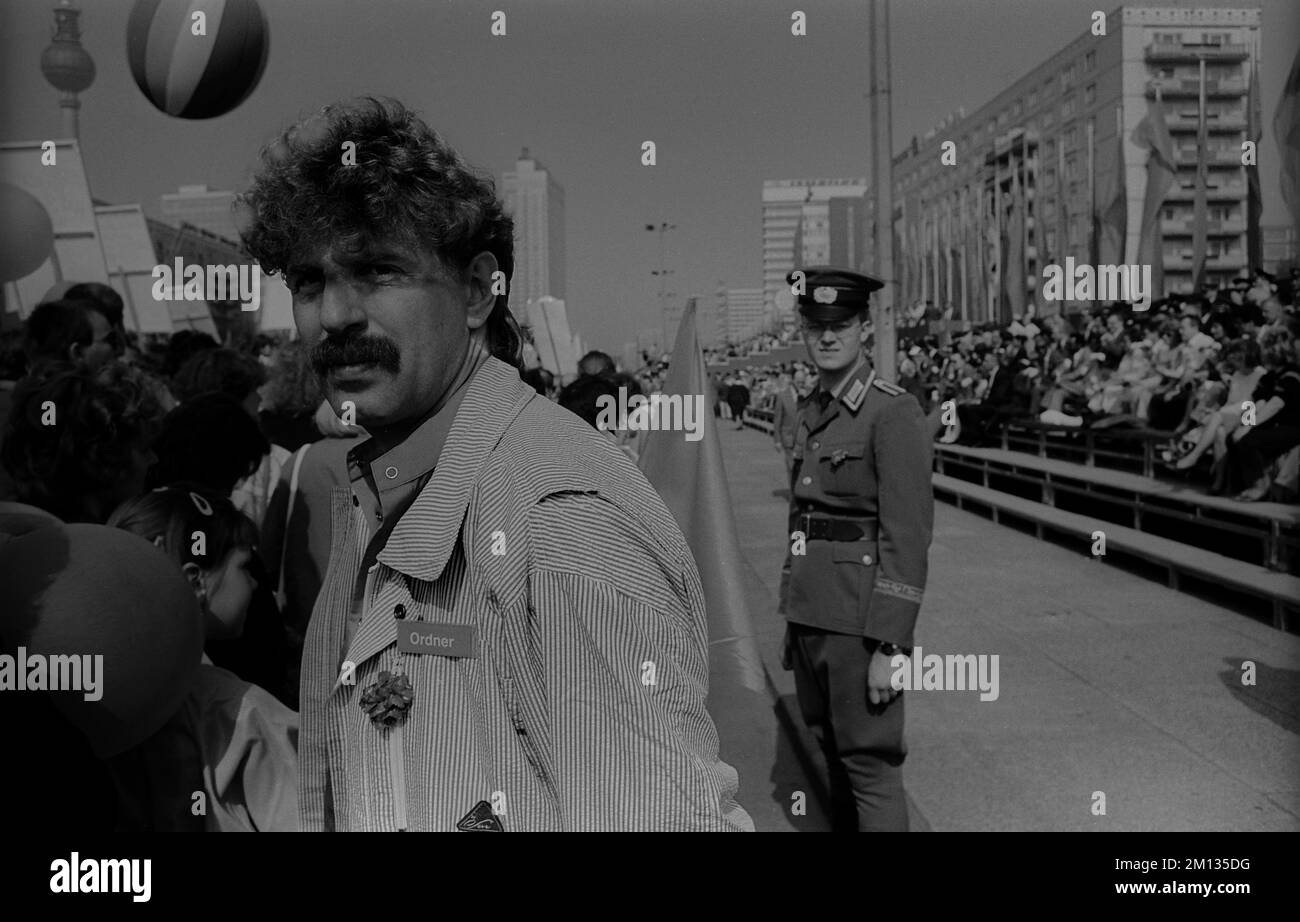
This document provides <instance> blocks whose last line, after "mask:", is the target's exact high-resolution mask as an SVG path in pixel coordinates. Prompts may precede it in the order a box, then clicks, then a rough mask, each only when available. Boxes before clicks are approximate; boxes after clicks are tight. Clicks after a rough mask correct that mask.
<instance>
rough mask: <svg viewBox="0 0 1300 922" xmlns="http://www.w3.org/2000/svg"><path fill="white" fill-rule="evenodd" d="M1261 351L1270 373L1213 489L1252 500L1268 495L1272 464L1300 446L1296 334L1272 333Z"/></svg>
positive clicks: (1231, 442) (1237, 431) (1232, 437)
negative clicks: (1293, 337)
mask: <svg viewBox="0 0 1300 922" xmlns="http://www.w3.org/2000/svg"><path fill="white" fill-rule="evenodd" d="M1261 352H1262V354H1263V364H1264V368H1265V371H1266V374H1265V375H1264V376H1263V377H1262V378H1261V379H1260V383H1259V386H1258V388H1257V389H1256V391H1255V394H1254V397H1253V402H1254V410H1255V414H1254V421H1253V423H1251V424H1249V425H1242V426H1239V427H1238V428H1236V429H1235V430H1234V431H1233V432H1232V434H1231V435H1230V436H1228V440H1227V441H1228V450H1227V453H1226V454H1225V455H1224V457H1223V459H1222V461H1220V462H1219V463H1218V464H1217V465H1216V466H1215V479H1214V485H1213V487H1212V488H1211V492H1213V493H1216V494H1229V495H1231V494H1236V497H1237V499H1241V500H1247V501H1253V500H1259V499H1262V498H1263V497H1264V496H1265V495H1266V494H1267V492H1268V489H1269V486H1270V483H1269V479H1268V476H1267V474H1268V470H1267V469H1268V465H1269V464H1271V463H1272V462H1273V461H1274V460H1276V459H1277V458H1279V457H1280V456H1282V455H1283V454H1285V453H1286V452H1288V451H1290V450H1291V449H1292V448H1294V447H1295V446H1297V445H1300V368H1298V367H1297V366H1296V364H1295V343H1294V340H1293V339H1292V336H1291V332H1290V331H1289V330H1287V329H1285V328H1284V329H1279V330H1271V331H1269V332H1268V333H1267V334H1266V335H1265V337H1264V341H1263V343H1262V349H1261Z"/></svg>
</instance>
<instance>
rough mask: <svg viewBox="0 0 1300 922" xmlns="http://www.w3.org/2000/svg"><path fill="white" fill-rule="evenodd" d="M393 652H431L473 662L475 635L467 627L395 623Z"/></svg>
mask: <svg viewBox="0 0 1300 922" xmlns="http://www.w3.org/2000/svg"><path fill="white" fill-rule="evenodd" d="M397 649H398V651H399V652H401V653H432V654H434V655H435V656H463V657H466V658H468V659H473V658H475V657H477V656H478V634H477V630H476V629H475V627H474V626H473V625H471V624H445V623H439V622H436V621H430V622H420V621H405V620H398V621H397Z"/></svg>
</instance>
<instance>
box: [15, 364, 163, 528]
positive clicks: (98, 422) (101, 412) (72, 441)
mask: <svg viewBox="0 0 1300 922" xmlns="http://www.w3.org/2000/svg"><path fill="white" fill-rule="evenodd" d="M47 404H49V406H48V407H47ZM161 419H162V407H161V406H160V405H159V404H158V401H157V398H156V397H155V395H154V392H153V389H152V387H151V384H150V382H149V381H148V380H147V379H146V378H145V377H144V376H143V375H142V374H141V373H140V372H138V371H136V370H135V369H133V368H131V367H130V366H128V365H123V364H121V363H117V362H112V363H109V364H107V365H105V366H103V367H102V368H100V369H98V370H97V371H96V370H92V369H90V368H89V367H86V366H84V365H83V366H80V367H78V366H70V365H59V364H49V365H46V366H44V367H43V368H42V369H41V370H39V371H38V372H36V373H35V374H33V375H30V376H29V377H27V378H24V379H23V380H22V381H20V382H19V383H18V385H17V387H16V388H15V389H14V393H13V408H12V410H11V412H10V414H9V419H8V420H7V421H6V423H5V430H4V438H3V446H2V447H0V456H2V457H3V464H4V467H5V470H6V471H7V472H8V474H9V476H10V478H11V479H12V481H13V484H14V487H13V489H14V494H15V497H16V498H17V499H18V500H19V501H20V502H23V503H27V504H29V505H32V506H36V507H37V508H40V509H43V510H45V511H46V512H49V513H51V514H53V515H55V516H57V517H58V518H60V519H62V520H63V521H65V522H96V523H101V524H102V523H103V522H105V521H106V520H107V519H108V516H109V514H110V513H111V512H112V511H113V509H114V508H116V506H117V505H118V503H120V502H122V501H123V500H124V499H127V498H129V497H131V496H134V495H135V494H137V493H139V492H140V491H141V490H142V489H143V488H144V484H145V476H146V473H147V471H148V469H149V465H150V464H151V463H152V462H153V461H154V455H153V451H152V443H153V440H154V438H155V436H156V434H157V433H158V431H159V426H160V423H161Z"/></svg>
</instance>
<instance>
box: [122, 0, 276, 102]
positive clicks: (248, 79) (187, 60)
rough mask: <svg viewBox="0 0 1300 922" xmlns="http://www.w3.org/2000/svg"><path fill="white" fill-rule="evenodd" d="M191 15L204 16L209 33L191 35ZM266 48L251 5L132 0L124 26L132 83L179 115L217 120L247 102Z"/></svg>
mask: <svg viewBox="0 0 1300 922" xmlns="http://www.w3.org/2000/svg"><path fill="white" fill-rule="evenodd" d="M195 13H203V14H204V17H205V19H206V32H207V34H206V35H195V34H194V33H193V31H192V28H193V24H194V22H195V18H194V14H195ZM270 45H271V38H270V32H269V30H268V29H267V24H266V16H265V15H263V13H262V9H261V7H259V6H258V5H257V2H256V0H136V3H135V6H134V7H133V8H132V9H131V18H130V19H129V20H128V22H127V27H126V53H127V59H128V60H129V61H130V64H131V74H132V76H134V77H135V82H136V85H137V86H139V87H140V90H141V92H143V93H144V95H145V97H146V98H147V99H148V100H149V101H150V102H151V103H153V104H154V106H156V107H157V108H158V109H159V110H160V111H162V112H165V113H167V114H168V115H174V116H176V117H178V118H215V117H216V116H218V115H225V114H226V113H227V112H229V111H230V110H231V109H233V108H235V106H237V105H239V104H240V103H241V102H243V101H244V100H245V99H247V98H248V96H249V94H250V93H252V92H253V90H254V89H255V88H256V87H257V82H258V81H259V80H260V79H261V78H262V71H263V70H265V69H266V56H267V52H268V51H269V49H270Z"/></svg>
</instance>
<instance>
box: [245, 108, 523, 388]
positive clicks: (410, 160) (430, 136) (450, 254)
mask: <svg viewBox="0 0 1300 922" xmlns="http://www.w3.org/2000/svg"><path fill="white" fill-rule="evenodd" d="M345 142H352V143H354V144H355V145H356V151H357V159H356V164H355V165H351V164H349V165H345V164H343V162H342V157H341V154H340V151H342V150H343V149H344V148H343V145H344V143H345ZM260 159H261V167H260V169H259V171H258V173H257V174H256V176H254V178H253V181H252V184H251V186H250V187H249V189H248V190H247V191H245V192H244V193H243V194H241V195H240V196H238V198H237V199H236V211H237V221H238V223H239V225H240V238H241V240H242V242H243V245H244V247H245V249H246V250H247V251H248V253H249V255H250V256H252V258H254V259H256V260H257V261H258V263H259V264H260V265H261V268H262V271H263V272H266V273H268V274H271V275H275V274H276V273H283V272H284V271H285V270H286V269H287V268H288V267H289V266H290V265H292V264H293V262H294V261H295V259H296V258H299V257H301V256H302V255H303V254H306V253H312V252H315V251H318V250H320V249H322V248H335V249H338V250H340V251H342V252H344V253H349V254H360V253H362V252H364V251H365V250H366V249H367V247H368V245H369V244H371V243H372V242H374V241H377V240H386V241H392V242H395V243H399V244H401V245H403V246H405V247H407V248H409V249H411V250H415V251H427V250H430V249H431V250H432V251H433V252H434V253H435V254H436V255H437V256H438V258H439V260H440V261H441V262H442V264H443V266H444V267H445V268H446V269H447V270H448V271H449V272H452V273H454V274H456V275H457V276H459V278H460V280H462V281H464V280H466V279H467V278H468V270H469V265H470V262H471V261H472V260H473V259H474V257H475V256H477V255H478V254H479V253H482V252H484V251H487V252H489V253H491V254H492V255H493V256H495V257H496V261H497V266H498V268H500V270H501V271H502V272H504V273H505V276H506V278H507V279H509V278H510V277H511V276H512V275H513V274H514V221H513V220H512V219H511V217H510V216H509V215H508V214H507V213H506V211H505V208H504V206H503V205H502V203H501V201H500V200H499V199H498V198H497V196H496V187H495V184H494V182H493V180H492V179H491V178H490V177H488V176H485V175H480V174H479V173H478V172H477V171H475V170H473V169H472V168H471V167H470V166H469V164H467V163H466V162H465V160H464V159H463V158H461V156H460V154H458V153H457V152H456V151H455V150H454V149H453V148H452V147H451V146H450V145H449V144H448V143H447V142H446V141H445V140H443V139H442V137H441V136H440V135H438V133H437V132H435V131H434V130H433V129H432V128H430V127H429V126H428V125H427V124H425V123H424V122H423V121H422V120H421V119H419V118H418V117H417V116H416V115H415V114H414V113H413V112H411V111H410V110H409V109H407V108H406V107H405V106H403V105H402V104H401V103H400V102H397V101H396V100H392V99H377V98H375V97H369V96H368V97H364V98H362V99H359V100H352V101H348V102H340V103H333V104H331V105H328V106H325V107H324V108H323V109H322V110H321V111H320V113H319V114H317V115H315V116H312V117H310V118H307V119H304V120H302V121H300V122H299V123H298V124H296V125H294V126H293V127H291V128H289V129H288V130H286V131H285V132H283V133H282V134H281V136H280V137H279V138H277V139H276V140H275V141H273V142H271V143H270V144H268V145H266V146H265V147H264V148H263V149H262V151H261V155H260ZM507 288H508V286H507ZM508 298H509V295H508V294H501V295H497V299H496V304H495V305H494V306H493V309H492V313H491V314H490V315H489V317H488V321H487V339H488V348H489V350H490V351H491V353H492V354H493V355H495V356H496V357H497V358H499V359H502V360H503V361H506V362H509V363H510V364H512V365H514V366H515V367H516V368H521V367H522V340H521V336H520V332H519V326H518V324H517V323H516V322H515V320H514V318H513V317H512V316H511V314H510V309H509V304H508Z"/></svg>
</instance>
